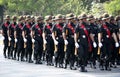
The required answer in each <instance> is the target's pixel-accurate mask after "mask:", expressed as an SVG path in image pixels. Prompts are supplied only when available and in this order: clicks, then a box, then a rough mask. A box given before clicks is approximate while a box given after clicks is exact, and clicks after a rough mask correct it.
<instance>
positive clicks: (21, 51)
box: [14, 23, 25, 61]
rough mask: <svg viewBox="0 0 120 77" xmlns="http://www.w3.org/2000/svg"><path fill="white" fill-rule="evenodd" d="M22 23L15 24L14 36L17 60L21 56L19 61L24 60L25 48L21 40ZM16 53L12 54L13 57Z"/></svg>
mask: <svg viewBox="0 0 120 77" xmlns="http://www.w3.org/2000/svg"><path fill="white" fill-rule="evenodd" d="M23 26H24V24H23V23H19V24H18V25H17V26H16V29H15V31H16V38H17V43H16V49H17V52H16V53H17V57H18V60H19V58H20V57H21V61H24V56H25V49H24V41H23V36H22V31H23ZM16 53H15V54H14V57H16Z"/></svg>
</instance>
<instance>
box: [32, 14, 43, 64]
mask: <svg viewBox="0 0 120 77" xmlns="http://www.w3.org/2000/svg"><path fill="white" fill-rule="evenodd" d="M42 32H43V17H42V16H38V17H37V23H36V24H35V25H34V26H33V27H32V38H33V39H32V40H35V41H33V43H34V59H35V64H42V61H41V58H42V53H43V37H42Z"/></svg>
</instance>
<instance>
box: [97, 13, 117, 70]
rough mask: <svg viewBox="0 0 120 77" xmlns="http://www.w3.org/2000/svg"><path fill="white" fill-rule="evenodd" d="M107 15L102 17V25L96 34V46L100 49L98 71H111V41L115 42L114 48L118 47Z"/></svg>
mask: <svg viewBox="0 0 120 77" xmlns="http://www.w3.org/2000/svg"><path fill="white" fill-rule="evenodd" d="M109 18H110V17H109V15H108V14H104V16H103V24H102V26H101V28H100V30H99V33H98V46H99V47H100V48H101V53H100V64H101V66H100V69H101V70H104V65H105V70H108V71H111V69H110V60H111V55H112V54H111V52H112V49H111V48H112V43H111V39H112V38H113V39H114V40H115V46H116V47H118V46H119V43H118V41H117V37H116V35H115V32H114V31H113V29H112V26H111V25H110V23H109Z"/></svg>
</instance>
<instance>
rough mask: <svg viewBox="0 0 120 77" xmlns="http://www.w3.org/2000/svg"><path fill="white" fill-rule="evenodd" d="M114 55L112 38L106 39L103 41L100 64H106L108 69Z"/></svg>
mask: <svg viewBox="0 0 120 77" xmlns="http://www.w3.org/2000/svg"><path fill="white" fill-rule="evenodd" d="M111 57H112V43H111V40H110V39H108V40H106V41H103V47H102V48H101V54H100V65H102V66H103V65H105V68H106V69H107V68H108V67H109V64H110V61H111Z"/></svg>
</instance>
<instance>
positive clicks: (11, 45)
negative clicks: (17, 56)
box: [9, 36, 15, 58]
mask: <svg viewBox="0 0 120 77" xmlns="http://www.w3.org/2000/svg"><path fill="white" fill-rule="evenodd" d="M14 45H15V39H14V36H11V41H10V53H9V55H10V57H11V58H13V55H14V49H15V48H14Z"/></svg>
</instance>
